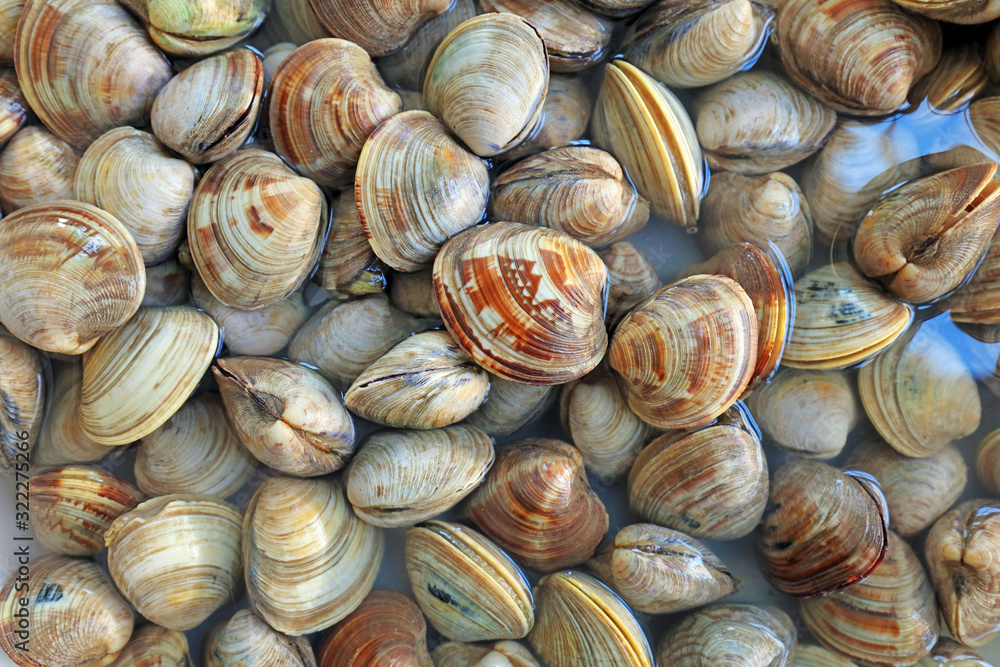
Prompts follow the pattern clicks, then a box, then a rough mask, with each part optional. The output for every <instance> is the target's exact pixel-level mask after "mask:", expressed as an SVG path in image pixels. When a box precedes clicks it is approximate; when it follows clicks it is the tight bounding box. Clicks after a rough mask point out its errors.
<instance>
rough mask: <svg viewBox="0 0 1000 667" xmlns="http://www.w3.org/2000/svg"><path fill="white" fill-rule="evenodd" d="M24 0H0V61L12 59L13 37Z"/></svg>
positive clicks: (7, 61)
mask: <svg viewBox="0 0 1000 667" xmlns="http://www.w3.org/2000/svg"><path fill="white" fill-rule="evenodd" d="M24 3H25V0H0V62H5V63H9V62H13V61H14V37H15V36H16V34H17V20H18V19H19V18H21V11H22V10H23V9H24Z"/></svg>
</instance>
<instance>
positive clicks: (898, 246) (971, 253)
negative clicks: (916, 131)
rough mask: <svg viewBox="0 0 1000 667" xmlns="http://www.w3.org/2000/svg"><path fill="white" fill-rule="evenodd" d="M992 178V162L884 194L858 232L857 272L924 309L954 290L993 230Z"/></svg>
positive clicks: (997, 198)
mask: <svg viewBox="0 0 1000 667" xmlns="http://www.w3.org/2000/svg"><path fill="white" fill-rule="evenodd" d="M996 170H997V165H996V163H995V162H988V163H983V164H977V165H970V166H967V167H959V168H957V169H952V170H950V171H945V172H942V173H938V174H934V175H932V176H926V177H924V178H920V179H917V180H914V181H911V182H910V183H907V184H906V185H904V186H902V187H900V188H897V189H896V190H893V191H892V192H890V193H889V194H888V195H886V196H885V197H883V198H882V200H881V201H879V202H878V203H877V204H876V205H875V208H873V209H872V211H871V213H869V214H868V217H866V218H865V219H864V221H862V223H861V226H860V227H858V231H857V234H856V235H855V237H854V259H855V261H857V263H858V268H859V269H861V272H862V273H864V274H865V275H867V276H869V277H872V278H877V279H878V280H879V281H880V282H881V283H882V284H884V285H885V286H886V288H887V289H888V290H889V292H891V293H892V295H893V296H895V297H896V298H898V299H901V300H903V301H909V302H912V303H926V302H928V301H933V300H934V299H938V298H940V297H941V296H943V295H945V294H947V293H948V292H951V291H952V290H954V289H955V288H956V287H958V286H959V285H960V284H961V283H962V281H963V280H964V279H965V277H966V276H967V275H968V274H969V273H970V272H972V271H973V270H974V269H975V268H976V265H977V264H978V263H979V260H980V259H981V258H982V256H983V253H985V252H986V249H987V248H988V247H989V245H990V241H991V239H992V238H993V233H994V232H995V231H996V230H997V219H998V217H1000V189H998V187H997V186H998V183H1000V182H998V181H992V180H991V179H992V177H993V175H994V173H996Z"/></svg>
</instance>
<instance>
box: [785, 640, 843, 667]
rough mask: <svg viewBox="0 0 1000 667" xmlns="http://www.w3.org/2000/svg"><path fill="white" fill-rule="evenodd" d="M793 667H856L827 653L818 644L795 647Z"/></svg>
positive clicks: (834, 654)
mask: <svg viewBox="0 0 1000 667" xmlns="http://www.w3.org/2000/svg"><path fill="white" fill-rule="evenodd" d="M792 667H856V666H855V664H854V663H853V662H851V661H850V660H848V659H847V658H842V657H841V656H839V655H837V654H836V653H831V652H830V651H827V650H826V649H825V648H823V647H822V646H817V645H816V644H799V645H797V646H796V647H795V661H794V662H793V663H792Z"/></svg>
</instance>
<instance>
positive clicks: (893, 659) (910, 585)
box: [799, 532, 939, 665]
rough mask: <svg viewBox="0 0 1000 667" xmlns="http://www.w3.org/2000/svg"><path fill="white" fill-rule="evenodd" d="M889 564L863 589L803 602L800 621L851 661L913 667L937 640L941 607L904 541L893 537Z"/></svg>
mask: <svg viewBox="0 0 1000 667" xmlns="http://www.w3.org/2000/svg"><path fill="white" fill-rule="evenodd" d="M886 543H887V547H886V554H885V560H883V561H882V563H881V564H880V565H879V566H878V567H876V568H875V569H874V570H872V571H871V574H869V575H868V577H866V578H865V579H864V581H861V582H859V583H856V584H854V585H853V586H850V587H849V588H847V589H845V590H843V591H840V592H837V593H834V594H832V595H827V596H824V597H819V598H813V599H810V600H802V601H801V602H800V603H799V609H800V610H801V613H802V620H803V621H805V624H806V626H807V627H808V628H809V631H810V632H811V633H812V635H813V636H814V637H816V639H818V640H819V641H820V643H821V644H823V645H824V646H826V647H827V648H828V649H830V650H831V651H833V652H835V653H838V654H840V655H844V656H846V657H848V658H850V659H851V660H854V661H857V662H862V663H865V664H875V665H912V664H913V663H915V662H916V661H918V660H919V659H921V658H922V657H924V656H925V655H927V653H928V652H929V651H930V650H931V648H932V647H933V646H934V642H936V641H937V638H938V630H939V625H938V617H937V605H936V604H935V600H934V589H933V588H932V587H931V583H930V581H929V580H928V579H927V575H926V574H925V573H924V568H923V566H922V565H921V564H920V560H919V559H918V558H917V555H916V554H915V553H913V549H911V548H910V547H909V545H907V544H906V542H905V541H904V540H903V538H901V537H899V536H897V535H896V534H895V533H893V532H889V538H888V540H887V542H886Z"/></svg>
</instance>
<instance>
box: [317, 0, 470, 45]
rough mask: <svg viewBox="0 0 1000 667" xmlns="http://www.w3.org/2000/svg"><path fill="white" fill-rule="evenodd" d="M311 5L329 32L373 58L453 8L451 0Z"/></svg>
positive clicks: (348, 0)
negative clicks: (357, 46)
mask: <svg viewBox="0 0 1000 667" xmlns="http://www.w3.org/2000/svg"><path fill="white" fill-rule="evenodd" d="M309 4H310V5H311V6H312V8H313V11H314V12H316V18H317V19H318V20H319V23H320V25H322V26H323V28H324V29H325V30H326V31H327V32H328V33H330V34H331V35H333V36H334V37H340V38H341V39H346V40H350V41H352V42H354V43H355V44H358V45H359V46H361V48H363V49H364V50H365V51H367V52H368V53H370V54H371V55H372V56H382V55H385V54H387V53H392V52H393V51H396V50H397V49H400V48H402V47H403V45H405V44H406V41H407V40H408V39H409V38H410V35H412V34H413V33H414V31H416V29H417V28H418V27H419V26H420V25H421V24H422V23H424V22H425V21H427V20H429V19H432V18H434V17H435V16H437V15H438V14H440V13H442V12H444V11H445V10H447V9H448V7H449V6H451V3H450V2H448V0H398V1H396V2H392V1H390V0H379V1H378V2H356V1H354V0H309Z"/></svg>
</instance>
